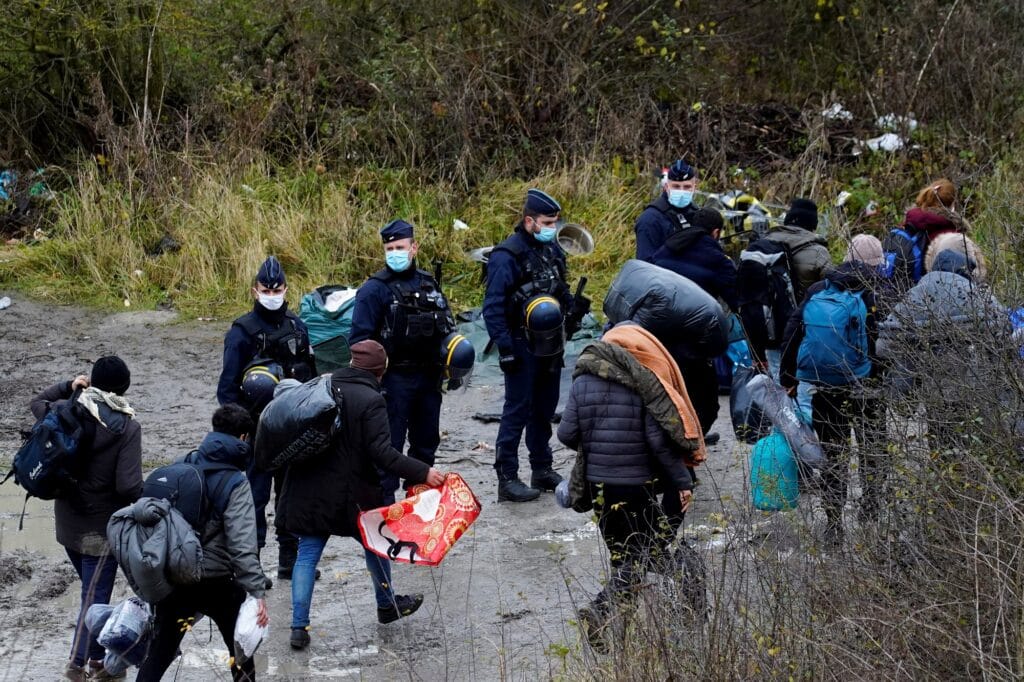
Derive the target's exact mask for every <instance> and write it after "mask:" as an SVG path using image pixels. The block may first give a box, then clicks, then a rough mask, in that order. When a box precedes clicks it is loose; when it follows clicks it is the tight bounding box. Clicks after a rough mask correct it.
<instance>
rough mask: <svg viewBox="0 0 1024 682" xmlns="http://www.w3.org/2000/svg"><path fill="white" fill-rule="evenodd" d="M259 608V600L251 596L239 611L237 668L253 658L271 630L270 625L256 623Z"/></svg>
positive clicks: (236, 637) (236, 646)
mask: <svg viewBox="0 0 1024 682" xmlns="http://www.w3.org/2000/svg"><path fill="white" fill-rule="evenodd" d="M259 607H260V602H259V599H257V598H256V597H254V596H252V595H251V594H250V595H249V596H247V597H246V598H245V601H244V602H242V607H241V608H240V609H238V618H237V619H236V620H235V665H236V666H239V665H241V664H242V663H245V662H246V661H248V660H249V659H250V658H252V656H253V654H255V653H256V649H258V648H259V646H260V642H262V641H263V638H264V637H266V636H267V631H268V630H269V629H270V626H269V625H260V624H259V623H258V622H256V620H257V614H258V613H259Z"/></svg>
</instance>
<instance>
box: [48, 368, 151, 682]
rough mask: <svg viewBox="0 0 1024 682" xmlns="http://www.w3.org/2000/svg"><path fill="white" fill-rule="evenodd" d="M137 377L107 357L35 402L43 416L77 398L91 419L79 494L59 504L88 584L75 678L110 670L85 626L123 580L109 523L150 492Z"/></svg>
mask: <svg viewBox="0 0 1024 682" xmlns="http://www.w3.org/2000/svg"><path fill="white" fill-rule="evenodd" d="M130 385H131V372H130V371H129V369H128V366H127V365H126V364H125V362H124V360H122V359H121V358H119V357H117V356H116V355H108V356H104V357H101V358H99V359H98V360H96V362H95V363H93V366H92V371H91V375H90V376H86V375H84V374H82V375H79V376H76V377H74V378H72V379H69V380H66V381H61V382H58V383H56V384H53V385H52V386H50V387H49V388H47V389H46V390H44V391H43V392H42V393H40V394H39V395H37V396H36V397H35V398H33V399H32V402H31V404H30V408H31V410H32V414H33V415H34V416H35V417H36V419H42V418H43V417H44V416H45V415H46V413H47V412H49V411H50V410H53V409H58V408H59V407H60V406H61V405H62V404H64V403H65V402H67V401H68V400H71V399H72V398H74V399H75V400H76V404H77V406H79V407H81V408H82V409H81V411H84V412H86V413H88V415H90V417H86V419H87V420H89V421H87V422H86V426H87V429H86V430H87V433H90V434H91V435H90V436H87V438H86V441H87V442H86V443H85V444H83V445H82V446H80V447H85V448H87V450H88V456H85V457H82V460H83V462H84V468H83V470H82V472H81V474H80V476H79V477H78V480H77V487H76V491H75V494H74V495H73V496H72V497H69V498H66V499H57V500H54V503H53V512H54V528H55V530H56V535H57V542H58V543H60V544H61V545H62V546H63V547H64V550H65V552H66V553H67V555H68V559H69V560H70V561H71V563H72V565H73V566H74V567H75V572H76V573H77V574H78V577H79V579H80V580H81V583H82V587H81V608H80V610H79V616H78V622H77V624H76V627H75V636H74V640H73V643H72V648H71V660H70V661H69V662H68V665H67V669H66V671H65V674H66V676H67V677H68V679H71V680H85V679H87V678H88V677H89V676H91V675H94V674H100V671H102V669H103V658H104V655H105V652H104V650H103V647H102V646H101V645H100V644H99V643H98V642H97V641H96V635H98V634H99V633H91V632H89V630H88V628H87V627H86V624H85V614H86V612H87V611H88V610H89V607H90V606H91V605H92V604H108V603H109V602H110V595H111V593H112V592H113V589H114V578H115V576H116V575H117V561H116V560H115V559H114V557H113V555H112V554H111V553H110V546H109V544H108V543H107V522H108V521H109V520H110V517H111V515H112V514H113V513H114V512H116V511H117V510H118V509H120V508H122V507H124V506H126V505H128V504H131V503H132V502H134V501H135V500H137V499H138V497H139V494H140V493H141V491H142V429H141V428H140V426H139V423H138V422H137V421H135V410H134V409H132V407H131V405H130V404H129V403H128V400H127V398H125V396H124V394H125V393H126V392H127V391H128V388H129V386H130Z"/></svg>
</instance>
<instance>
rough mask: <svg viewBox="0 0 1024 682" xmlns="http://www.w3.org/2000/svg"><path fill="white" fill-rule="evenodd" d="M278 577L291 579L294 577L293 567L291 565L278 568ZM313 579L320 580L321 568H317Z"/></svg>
mask: <svg viewBox="0 0 1024 682" xmlns="http://www.w3.org/2000/svg"><path fill="white" fill-rule="evenodd" d="M277 579H278V580H291V579H292V568H291V567H288V568H284V567H280V568H278V569H277ZM313 580H320V569H319V568H318V569H316V572H315V573H314V574H313Z"/></svg>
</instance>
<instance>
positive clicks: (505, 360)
mask: <svg viewBox="0 0 1024 682" xmlns="http://www.w3.org/2000/svg"><path fill="white" fill-rule="evenodd" d="M519 364H520V363H519V358H518V357H516V355H515V353H506V354H503V355H501V356H499V357H498V366H499V367H501V371H502V372H505V373H506V374H507V373H509V372H514V371H516V370H517V369H519Z"/></svg>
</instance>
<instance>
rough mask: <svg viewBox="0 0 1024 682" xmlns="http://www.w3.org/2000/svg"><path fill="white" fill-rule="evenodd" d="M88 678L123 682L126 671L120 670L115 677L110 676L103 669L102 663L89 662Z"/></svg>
mask: <svg viewBox="0 0 1024 682" xmlns="http://www.w3.org/2000/svg"><path fill="white" fill-rule="evenodd" d="M88 668H89V677H88V678H87V679H90V680H123V679H125V678H126V677H127V676H128V672H127V671H126V670H122V671H121V672H120V673H119V674H117V675H111V674H110V673H108V672H107V669H106V668H104V667H103V661H89V663H88Z"/></svg>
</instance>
